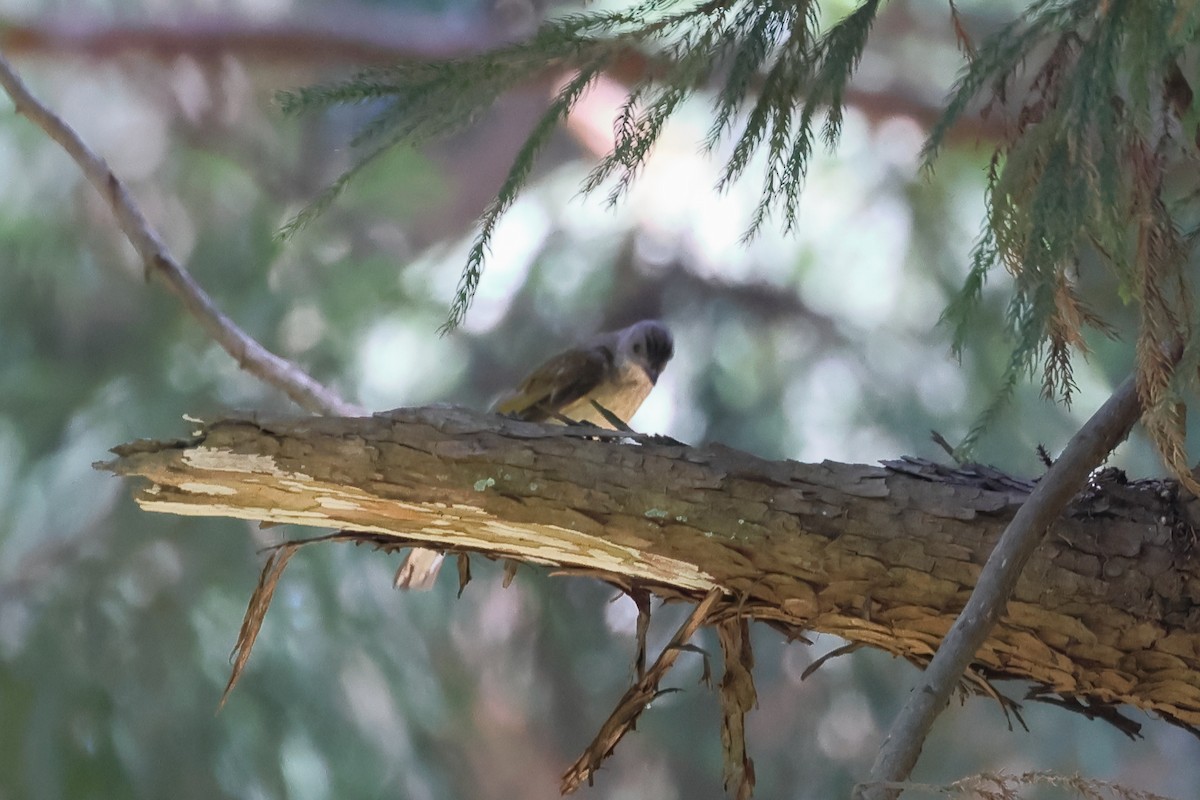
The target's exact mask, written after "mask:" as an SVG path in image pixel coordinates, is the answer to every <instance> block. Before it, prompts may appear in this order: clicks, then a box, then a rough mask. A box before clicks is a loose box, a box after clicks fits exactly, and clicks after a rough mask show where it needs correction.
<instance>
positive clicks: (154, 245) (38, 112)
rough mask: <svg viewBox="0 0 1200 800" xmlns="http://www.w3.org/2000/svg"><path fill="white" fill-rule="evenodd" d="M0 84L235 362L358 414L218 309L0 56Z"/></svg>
mask: <svg viewBox="0 0 1200 800" xmlns="http://www.w3.org/2000/svg"><path fill="white" fill-rule="evenodd" d="M0 87H3V89H4V91H5V92H7V93H8V96H9V97H11V98H12V101H13V105H14V107H15V108H16V111H17V113H18V114H22V115H24V116H25V117H26V118H27V119H28V120H29V121H30V122H32V123H33V124H34V125H37V126H38V127H39V128H41V129H42V130H43V131H44V132H45V133H46V135H47V136H49V137H50V138H51V139H53V140H54V141H55V142H57V143H58V144H59V146H60V147H62V149H63V150H65V151H66V152H67V155H69V156H70V157H71V158H72V159H73V160H74V161H75V163H76V164H78V165H79V168H80V169H81V170H82V171H83V174H84V177H86V178H87V180H88V182H89V183H90V184H92V186H93V187H95V189H96V191H98V192H99V193H100V196H101V197H103V198H104V199H105V201H106V202H107V203H108V205H109V207H110V208H111V209H112V212H113V215H114V216H115V217H116V221H117V225H118V226H119V227H120V229H121V232H122V233H124V234H125V237H126V238H127V239H128V240H129V242H130V244H132V245H133V248H134V250H136V251H137V254H138V256H139V257H140V258H141V259H142V264H143V267H144V269H145V272H146V276H147V278H149V277H150V276H155V277H157V278H158V279H159V280H160V281H161V282H162V283H163V285H164V286H166V287H167V289H168V290H169V291H170V292H171V293H172V294H174V295H175V296H176V297H178V298H179V299H180V301H182V303H183V306H184V308H186V309H187V310H188V312H189V313H190V314H191V315H192V316H193V317H195V318H196V321H197V322H199V323H200V327H202V328H203V329H204V331H205V332H206V333H207V334H208V335H209V336H210V337H212V339H213V341H215V342H216V343H217V344H219V345H221V347H222V348H224V350H225V352H227V353H229V355H231V356H233V359H234V360H235V361H237V363H238V366H240V367H241V368H242V369H244V370H246V371H247V372H249V373H250V374H251V375H254V376H256V377H257V378H259V379H261V380H263V381H265V382H266V383H268V384H270V385H271V386H274V387H275V388H277V389H279V390H281V391H283V392H284V393H285V394H286V395H287V396H288V397H290V398H291V399H292V400H293V401H295V403H296V404H297V405H299V406H301V407H302V408H305V409H307V410H309V411H312V412H314V413H320V414H336V415H338V416H361V415H363V414H365V413H366V412H365V411H364V410H363V409H362V408H360V407H359V406H356V405H354V404H352V403H348V402H346V401H345V400H343V399H342V398H341V397H340V396H339V395H338V394H337V393H336V392H334V391H333V390H332V389H330V388H329V387H327V386H325V385H323V384H321V383H319V382H318V381H316V380H315V379H314V378H313V377H312V376H310V375H309V374H308V373H306V372H305V371H304V370H302V369H300V367H298V366H296V365H295V364H293V363H292V362H290V361H288V360H286V359H283V358H280V357H279V356H277V355H275V354H274V353H272V352H271V351H269V350H267V349H266V348H265V347H263V346H262V345H261V344H259V343H258V342H257V341H255V340H254V338H252V337H251V336H250V335H249V334H247V333H246V332H245V331H243V330H242V329H241V328H239V327H238V326H237V324H236V323H234V321H233V320H231V319H230V318H229V317H227V316H225V314H224V313H223V312H222V311H221V310H220V309H219V308H217V306H216V304H215V303H213V301H212V298H210V297H209V296H208V294H207V293H206V292H205V291H204V289H203V288H201V287H200V285H199V284H198V283H196V281H195V280H194V279H193V278H192V276H191V274H189V273H188V271H187V270H186V269H184V268H183V266H181V265H180V264H179V262H178V261H176V260H175V258H174V256H172V255H171V253H170V251H169V250H168V249H167V246H166V245H165V244H164V243H163V241H162V238H161V237H160V236H159V235H158V232H157V231H156V230H155V229H154V228H153V227H152V226H151V225H150V223H149V222H148V221H147V220H146V217H145V215H144V214H142V211H141V209H140V208H139V207H138V206H137V204H136V203H135V202H134V201H133V198H132V196H130V194H129V190H128V189H126V187H125V184H123V183H122V182H121V181H120V179H118V178H117V176H116V175H114V174H113V172H112V170H111V169H109V168H108V164H107V163H105V161H104V159H102V158H101V157H100V156H98V155H96V153H94V152H93V151H92V149H91V148H89V147H88V146H87V144H86V143H84V141H83V140H82V139H81V138H80V137H79V134H77V133H76V132H75V131H74V130H73V129H72V128H71V126H69V125H68V124H67V123H66V122H64V121H63V119H62V118H61V117H59V116H58V115H57V114H55V113H54V112H53V111H51V110H50V109H49V108H47V107H46V106H45V105H43V104H42V103H41V102H40V101H39V100H38V99H37V98H36V97H34V95H33V93H32V92H30V91H29V88H28V87H27V86H26V85H25V83H24V82H23V81H22V80H21V79H20V77H19V76H18V75H17V73H16V72H15V71H14V70H13V68H12V65H11V64H9V62H8V61H7V59H5V58H4V57H3V55H0Z"/></svg>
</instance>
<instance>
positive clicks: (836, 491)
mask: <svg viewBox="0 0 1200 800" xmlns="http://www.w3.org/2000/svg"><path fill="white" fill-rule="evenodd" d="M593 436H594V437H596V438H595V439H589V438H587V437H593ZM115 452H117V454H118V458H117V459H116V460H115V461H113V462H112V463H110V464H107V465H104V466H107V468H109V469H111V470H113V471H115V472H117V473H119V474H123V475H138V476H143V477H144V478H147V479H149V481H150V482H151V485H150V487H149V488H148V489H145V490H143V491H140V492H139V493H138V494H137V500H138V502H139V503H140V504H141V505H142V506H143V507H144V508H146V509H147V510H152V511H160V512H166V513H173V514H186V515H202V516H229V517H239V518H245V519H257V520H267V521H272V522H292V523H297V524H303V525H315V526H321V527H328V528H334V529H339V530H344V531H347V532H348V533H347V534H346V537H347V538H354V536H362V537H367V538H373V540H375V541H380V542H384V543H387V544H390V545H401V544H406V543H407V544H414V543H415V544H431V543H432V544H434V545H435V546H437V547H439V548H445V549H449V550H451V551H457V552H472V553H477V554H484V555H488V556H490V557H495V558H508V559H516V560H520V561H527V562H532V563H540V564H549V565H555V566H558V567H560V568H563V569H564V570H567V571H576V572H580V573H583V574H589V575H595V576H599V577H603V578H606V579H608V580H611V581H613V582H614V583H617V584H619V585H622V586H625V587H633V588H635V589H640V590H647V589H648V590H652V591H654V592H656V593H658V594H660V595H662V596H664V597H668V598H675V599H687V600H691V601H699V600H700V599H701V598H702V597H703V596H704V595H705V594H706V593H707V592H709V591H710V590H711V589H713V588H714V587H718V588H720V589H721V590H722V591H723V593H724V594H725V596H726V597H729V598H731V603H732V605H733V607H734V608H736V610H737V613H738V614H739V615H744V616H746V617H748V618H752V619H759V620H762V621H765V622H767V623H768V624H770V625H772V626H773V627H776V628H779V629H781V630H782V631H783V632H785V633H787V634H789V635H795V634H799V633H801V632H803V631H805V630H810V629H811V630H816V631H822V632H827V633H833V634H836V635H838V636H842V637H844V638H846V639H848V640H849V641H851V642H857V643H861V644H864V645H870V646H874V647H879V648H882V649H884V650H886V651H888V652H891V653H894V654H897V655H900V656H903V657H905V658H907V659H909V660H911V661H913V662H916V663H919V664H923V663H926V662H927V661H928V659H929V658H930V657H931V656H932V654H933V652H934V650H935V648H936V647H937V645H938V643H939V642H940V640H941V639H942V637H943V636H944V635H945V634H946V632H947V631H948V630H949V629H950V627H951V624H952V622H953V620H954V618H955V616H957V614H958V612H959V610H960V609H962V608H963V606H964V604H965V603H966V601H967V598H968V596H969V594H970V591H971V589H972V587H973V586H974V585H975V583H976V580H977V577H978V575H979V573H980V568H981V566H982V565H983V563H984V561H985V560H986V559H987V556H988V554H989V553H991V552H992V550H993V549H994V545H995V543H996V541H997V539H998V538H999V536H1000V534H1001V532H1002V530H1003V529H1004V527H1005V525H1006V524H1007V523H1008V521H1009V520H1010V519H1012V517H1013V515H1014V514H1015V513H1016V512H1017V509H1018V508H1020V507H1021V505H1022V504H1023V503H1024V502H1025V500H1026V499H1027V498H1028V496H1029V494H1030V492H1031V491H1032V490H1033V488H1034V486H1033V484H1031V483H1029V482H1026V481H1022V480H1018V479H1015V478H1012V477H1010V476H1006V475H1003V474H1002V473H998V472H996V471H994V470H989V469H986V468H983V467H971V468H965V469H949V468H944V467H939V466H937V465H934V464H931V463H929V462H923V461H914V460H910V459H906V460H903V461H897V462H889V463H888V464H887V465H886V467H871V466H864V465H848V464H835V463H830V462H826V463H823V464H796V463H794V462H787V461H784V462H768V461H763V460H761V459H757V458H754V457H753V456H750V455H747V454H744V453H740V452H737V451H733V450H729V449H728V448H723V447H720V446H716V445H710V446H707V447H704V448H690V447H686V446H683V445H679V444H677V443H664V442H662V441H660V440H656V439H654V437H647V436H640V435H635V436H633V437H624V436H621V435H619V434H616V433H614V432H612V431H600V430H598V429H590V428H580V429H575V428H569V427H568V428H565V427H563V426H557V427H555V426H541V425H535V424H531V423H522V422H517V421H513V420H506V419H503V418H500V417H496V416H493V415H487V414H479V413H475V412H468V411H465V410H462V409H445V408H429V409H401V410H397V411H394V412H389V414H387V415H376V416H374V417H369V418H358V419H337V418H310V419H305V420H294V421H278V422H266V421H224V422H218V423H214V424H211V425H207V426H205V427H204V428H203V430H202V431H201V432H200V433H199V434H198V435H196V436H195V437H193V438H191V439H188V440H184V441H178V442H165V443H164V442H141V443H135V444H132V445H126V446H123V447H120V448H117V450H116V451H115ZM1175 488H1176V487H1175V484H1173V483H1170V482H1127V481H1125V480H1124V478H1123V476H1121V475H1119V474H1116V473H1115V472H1114V473H1112V474H1109V473H1105V475H1104V476H1102V477H1100V478H1097V479H1095V480H1093V482H1092V483H1091V484H1089V487H1088V489H1087V490H1086V491H1085V492H1084V493H1083V494H1082V495H1080V496H1079V497H1077V498H1076V500H1075V502H1074V503H1073V504H1072V505H1071V506H1070V508H1069V509H1068V511H1067V513H1066V514H1064V515H1063V516H1062V517H1061V518H1058V519H1057V520H1055V521H1054V523H1053V525H1052V527H1051V534H1052V535H1051V536H1050V538H1049V539H1048V540H1047V541H1046V542H1045V543H1044V544H1043V545H1042V547H1040V548H1039V549H1038V550H1037V552H1035V553H1034V555H1033V556H1032V557H1031V559H1030V561H1029V563H1028V565H1027V567H1026V569H1025V571H1024V573H1023V574H1022V575H1021V577H1020V578H1019V580H1018V581H1017V584H1016V589H1015V591H1014V593H1013V595H1012V598H1011V599H1010V601H1009V603H1008V605H1007V608H1006V610H1005V612H1004V614H1003V616H1002V617H1001V620H1000V622H999V623H998V624H997V625H996V627H995V628H993V629H992V631H991V632H990V634H989V635H988V638H987V640H986V641H985V642H984V643H983V646H982V647H981V648H979V650H978V651H977V652H976V653H975V654H974V660H973V666H972V675H974V676H977V677H979V678H982V679H984V680H988V679H995V678H1018V679H1024V680H1027V681H1031V682H1033V683H1034V684H1035V690H1036V692H1037V693H1038V694H1039V695H1041V696H1046V697H1054V696H1058V697H1064V698H1066V697H1069V698H1075V699H1078V700H1080V701H1082V702H1084V703H1086V704H1087V705H1088V707H1089V708H1092V709H1105V708H1111V707H1112V706H1113V705H1115V704H1130V705H1133V706H1136V707H1137V708H1142V709H1147V710H1152V711H1155V712H1157V713H1158V714H1159V715H1161V716H1163V717H1166V718H1167V719H1170V720H1172V721H1175V722H1177V723H1180V724H1183V725H1185V726H1195V725H1200V562H1198V560H1197V559H1196V558H1195V557H1194V555H1193V553H1192V551H1191V550H1190V549H1189V543H1190V542H1191V541H1192V538H1193V536H1194V530H1195V521H1194V520H1196V519H1198V518H1200V513H1197V509H1196V508H1193V507H1192V505H1198V506H1200V503H1197V504H1189V503H1183V502H1181V501H1180V500H1179V499H1178V496H1177V494H1176V493H1175ZM1189 502H1190V501H1189ZM350 532H360V533H358V534H352V533H350Z"/></svg>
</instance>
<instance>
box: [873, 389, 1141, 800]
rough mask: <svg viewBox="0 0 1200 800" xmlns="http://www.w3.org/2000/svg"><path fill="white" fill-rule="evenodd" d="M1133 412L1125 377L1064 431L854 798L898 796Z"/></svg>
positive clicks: (1134, 400) (1137, 407)
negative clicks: (1073, 428)
mask: <svg viewBox="0 0 1200 800" xmlns="http://www.w3.org/2000/svg"><path fill="white" fill-rule="evenodd" d="M1140 411H1141V403H1140V402H1139V400H1138V392H1137V380H1136V378H1135V377H1133V376H1131V377H1129V378H1126V379H1125V382H1124V383H1122V384H1121V385H1120V386H1119V387H1117V390H1116V391H1115V392H1114V393H1113V395H1112V397H1110V398H1109V399H1108V401H1107V402H1105V404H1104V405H1103V406H1101V407H1100V409H1099V410H1098V411H1097V412H1096V413H1095V414H1094V415H1092V418H1091V419H1089V420H1088V421H1087V423H1086V424H1085V425H1084V426H1083V427H1082V428H1080V430H1079V432H1078V433H1076V434H1075V436H1073V437H1072V438H1071V441H1070V443H1069V444H1068V445H1067V448H1066V450H1064V451H1063V454H1062V456H1061V457H1060V458H1059V459H1058V461H1056V462H1055V463H1054V465H1053V466H1052V467H1050V469H1049V470H1048V471H1047V472H1046V474H1045V476H1043V477H1042V479H1041V480H1040V481H1039V482H1038V485H1037V487H1036V488H1035V489H1034V490H1033V492H1032V493H1031V494H1030V495H1029V499H1028V500H1026V501H1025V503H1024V504H1022V506H1021V508H1020V510H1019V511H1018V512H1017V514H1016V516H1014V517H1013V519H1012V522H1010V523H1009V524H1008V527H1007V528H1006V529H1005V531H1004V534H1003V535H1002V536H1001V537H1000V541H999V542H997V544H996V548H995V550H993V551H992V554H991V555H990V556H989V557H988V560H987V563H986V564H985V565H984V567H983V571H982V572H981V573H980V574H979V581H978V582H977V583H976V585H975V590H974V591H973V592H971V597H970V599H969V600H967V604H966V607H965V608H963V610H962V613H961V614H959V616H958V619H956V620H955V621H954V625H953V626H952V627H951V628H950V632H949V633H947V634H946V637H945V639H943V640H942V643H941V645H940V646H939V647H938V650H937V653H935V654H934V657H933V659H932V660H931V661H930V662H929V666H928V668H926V670H925V672H923V673H922V674H921V678H920V680H919V681H918V682H917V685H916V687H915V688H914V689H913V691H912V693H911V694H910V695H909V696H908V701H907V702H906V703H905V704H904V707H903V708H902V709H901V710H900V713H899V714H898V715H897V716H896V719H895V720H894V721H893V722H892V727H891V729H890V730H889V731H888V734H887V736H886V737H885V738H884V740H883V745H882V746H881V747H880V748H879V753H878V755H877V756H876V758H875V763H874V764H873V765H872V767H871V773H870V775H869V777H868V779H867V783H865V784H860V785H859V786H858V787H857V789H856V790H855V796H856V797H858V798H864V799H865V800H884V799H885V798H886V799H887V800H891V798H895V797H896V796H898V794H899V792H898V791H897V790H896V789H894V788H890V787H889V785H888V784H894V783H895V782H898V781H904V780H907V779H908V776H909V774H910V773H911V772H912V768H913V766H915V765H916V763H917V758H918V757H919V756H920V754H921V748H922V746H923V745H924V743H925V737H926V736H927V735H928V734H929V730H930V728H932V727H933V721H934V720H935V719H936V718H937V716H938V714H940V713H941V712H942V709H944V708H945V707H946V704H947V703H949V701H950V694H951V692H952V691H953V690H954V687H955V686H956V685H957V684H958V682H959V680H960V679H961V678H962V675H963V672H964V671H965V670H966V669H967V666H968V665H969V664H970V663H971V661H972V659H974V658H975V653H976V652H977V651H978V650H979V648H980V646H982V645H983V643H984V641H985V640H986V639H987V637H988V634H989V633H990V632H991V630H992V628H993V627H995V625H996V622H997V621H999V619H1000V617H1001V615H1003V613H1004V610H1005V608H1006V607H1007V606H1008V599H1009V597H1010V596H1011V595H1012V593H1013V589H1014V588H1015V587H1016V585H1017V579H1018V578H1019V577H1020V575H1021V570H1022V569H1023V568H1024V567H1025V563H1026V562H1027V561H1029V557H1030V556H1031V555H1033V551H1034V550H1035V549H1037V546H1038V545H1039V544H1040V543H1041V541H1042V539H1043V538H1044V536H1045V534H1046V532H1047V531H1048V530H1049V529H1050V527H1051V526H1052V525H1053V524H1054V522H1055V521H1056V520H1057V519H1058V518H1059V517H1060V516H1061V515H1062V513H1063V510H1064V509H1065V508H1066V507H1067V504H1068V503H1069V502H1070V501H1071V499H1072V498H1073V497H1075V495H1076V494H1077V493H1078V492H1079V490H1080V489H1082V488H1083V487H1084V484H1085V483H1086V482H1087V479H1088V476H1089V475H1090V474H1091V472H1092V470H1093V469H1095V468H1096V467H1098V466H1100V464H1101V463H1103V461H1104V459H1105V458H1107V457H1108V454H1109V453H1110V452H1111V451H1112V449H1113V448H1114V447H1116V446H1117V445H1118V444H1119V443H1120V442H1121V440H1123V439H1124V438H1125V437H1126V436H1128V435H1129V430H1130V429H1131V428H1132V427H1133V424H1134V423H1135V422H1136V421H1137V418H1138V414H1139V413H1140Z"/></svg>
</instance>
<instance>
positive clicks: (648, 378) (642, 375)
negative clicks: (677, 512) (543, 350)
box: [395, 319, 675, 589]
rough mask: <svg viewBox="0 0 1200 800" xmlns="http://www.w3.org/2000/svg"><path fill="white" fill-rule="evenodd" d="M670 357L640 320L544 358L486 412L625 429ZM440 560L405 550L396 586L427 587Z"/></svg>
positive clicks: (666, 337)
mask: <svg viewBox="0 0 1200 800" xmlns="http://www.w3.org/2000/svg"><path fill="white" fill-rule="evenodd" d="M674 355H675V341H674V339H673V338H672V336H671V331H670V330H669V329H668V328H667V326H666V325H664V324H662V323H661V322H659V321H658V320H652V319H644V320H642V321H641V322H635V323H634V324H632V325H630V326H629V327H627V328H622V329H620V330H617V331H609V332H607V333H601V334H597V335H596V336H593V337H592V338H591V339H588V340H587V341H585V342H583V343H582V344H580V345H577V346H575V347H571V348H569V349H567V350H564V351H563V352H561V353H559V354H558V355H555V356H552V357H551V358H549V359H547V360H546V361H545V362H543V363H542V364H541V365H540V366H538V367H537V368H536V369H534V370H533V372H531V373H529V375H528V376H527V377H526V378H525V380H523V381H521V383H520V384H519V385H518V387H517V388H516V389H515V390H514V391H512V392H510V393H508V394H505V395H503V396H502V397H501V398H500V399H499V400H498V401H496V403H495V404H494V405H493V406H492V411H494V412H496V413H498V414H504V415H505V416H508V417H512V418H514V419H519V420H525V421H527V422H551V423H563V424H565V423H572V422H574V423H587V424H591V425H595V426H597V427H600V428H610V429H618V428H621V427H625V428H626V429H627V426H624V425H623V423H625V422H626V421H627V420H629V419H630V418H631V417H632V416H633V415H634V413H636V412H637V410H638V408H640V407H641V405H642V402H643V401H644V400H645V399H646V397H647V396H649V394H650V391H651V390H652V389H653V388H654V386H655V384H657V383H658V378H659V376H660V375H661V374H662V371H663V369H665V368H666V366H667V362H668V361H670V360H671V358H672V356H674ZM614 423H622V425H617V424H614ZM441 562H442V555H441V554H440V553H437V552H435V551H432V550H425V549H423V548H418V549H414V550H411V551H410V552H409V554H408V556H407V557H406V558H405V560H404V563H403V564H401V565H400V569H398V570H397V571H396V579H395V585H396V587H397V588H399V589H428V588H429V587H431V586H432V585H433V582H434V580H435V579H436V578H437V573H438V569H439V568H440V567H441Z"/></svg>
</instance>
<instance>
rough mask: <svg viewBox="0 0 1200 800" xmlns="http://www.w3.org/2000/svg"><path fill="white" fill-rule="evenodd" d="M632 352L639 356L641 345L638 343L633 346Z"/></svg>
mask: <svg viewBox="0 0 1200 800" xmlns="http://www.w3.org/2000/svg"><path fill="white" fill-rule="evenodd" d="M633 352H635V353H637V354H638V355H641V353H642V343H641V342H638V343H637V344H635V345H634V346H633Z"/></svg>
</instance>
